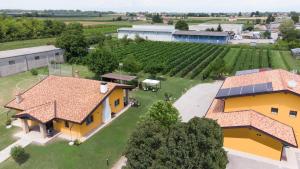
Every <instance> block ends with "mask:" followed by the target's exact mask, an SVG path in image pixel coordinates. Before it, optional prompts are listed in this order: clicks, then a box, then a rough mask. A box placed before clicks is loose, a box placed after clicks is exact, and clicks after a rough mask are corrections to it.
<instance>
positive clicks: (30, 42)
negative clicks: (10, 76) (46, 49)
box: [0, 38, 55, 51]
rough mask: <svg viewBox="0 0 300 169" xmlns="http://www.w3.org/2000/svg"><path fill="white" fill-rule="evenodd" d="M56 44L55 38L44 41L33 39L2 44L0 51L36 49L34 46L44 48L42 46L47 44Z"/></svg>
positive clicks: (0, 44)
mask: <svg viewBox="0 0 300 169" xmlns="http://www.w3.org/2000/svg"><path fill="white" fill-rule="evenodd" d="M54 42H55V38H44V39H32V40H20V41H12V42H4V43H0V51H1V50H10V49H18V48H27V47H34V46H42V45H47V44H53V43H54Z"/></svg>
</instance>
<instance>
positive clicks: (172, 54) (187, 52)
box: [114, 42, 229, 79]
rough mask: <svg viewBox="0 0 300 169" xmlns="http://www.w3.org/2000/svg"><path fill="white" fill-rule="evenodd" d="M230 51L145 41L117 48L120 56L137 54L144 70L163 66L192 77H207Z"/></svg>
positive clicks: (227, 48)
mask: <svg viewBox="0 0 300 169" xmlns="http://www.w3.org/2000/svg"><path fill="white" fill-rule="evenodd" d="M228 51H229V47H227V46H221V45H209V44H197V43H168V42H143V43H138V44H136V43H131V44H129V45H127V46H125V47H120V48H117V50H115V51H114V53H115V54H116V55H118V56H120V57H123V58H124V57H126V56H127V55H134V56H135V57H136V58H137V60H138V61H139V62H141V63H142V65H143V67H144V68H145V67H147V66H148V65H155V64H158V63H159V64H162V65H163V67H164V71H163V73H164V74H169V75H171V76H180V77H189V78H200V79H205V78H207V77H208V76H209V75H210V73H211V72H212V71H213V68H215V67H218V66H217V65H218V64H220V61H221V60H222V59H223V57H224V56H225V55H226V53H227V52H228Z"/></svg>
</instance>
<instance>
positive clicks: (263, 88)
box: [254, 83, 273, 93]
mask: <svg viewBox="0 0 300 169" xmlns="http://www.w3.org/2000/svg"><path fill="white" fill-rule="evenodd" d="M269 91H273V87H272V83H260V84H256V85H254V93H262V92H269Z"/></svg>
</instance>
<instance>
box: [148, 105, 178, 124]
mask: <svg viewBox="0 0 300 169" xmlns="http://www.w3.org/2000/svg"><path fill="white" fill-rule="evenodd" d="M146 117H147V119H151V120H154V121H158V122H159V123H160V124H161V125H162V126H165V127H169V126H171V125H172V124H176V123H177V122H179V121H180V117H179V112H178V110H177V109H176V108H175V107H173V105H172V103H170V102H167V101H158V102H156V103H154V104H153V105H152V106H151V107H150V108H149V110H148V112H147V113H146Z"/></svg>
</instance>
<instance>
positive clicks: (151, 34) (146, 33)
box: [118, 25, 175, 41]
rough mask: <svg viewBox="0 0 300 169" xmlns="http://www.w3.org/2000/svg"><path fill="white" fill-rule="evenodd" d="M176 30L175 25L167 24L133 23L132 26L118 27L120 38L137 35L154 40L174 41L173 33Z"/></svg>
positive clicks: (131, 37)
mask: <svg viewBox="0 0 300 169" xmlns="http://www.w3.org/2000/svg"><path fill="white" fill-rule="evenodd" d="M173 32H175V27H174V26H165V25H133V26H132V28H120V29H118V38H119V39H122V38H123V37H124V36H127V38H130V39H134V38H135V37H136V35H138V36H139V37H141V38H144V39H147V40H153V41H172V33H173Z"/></svg>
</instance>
